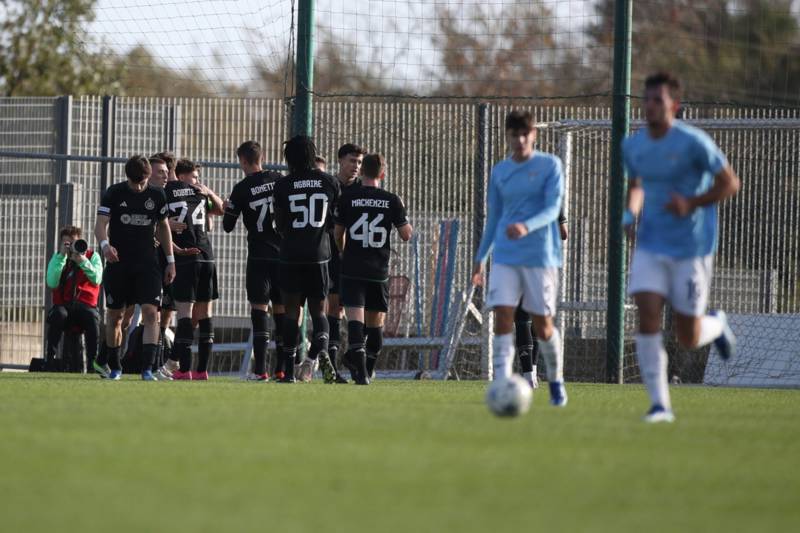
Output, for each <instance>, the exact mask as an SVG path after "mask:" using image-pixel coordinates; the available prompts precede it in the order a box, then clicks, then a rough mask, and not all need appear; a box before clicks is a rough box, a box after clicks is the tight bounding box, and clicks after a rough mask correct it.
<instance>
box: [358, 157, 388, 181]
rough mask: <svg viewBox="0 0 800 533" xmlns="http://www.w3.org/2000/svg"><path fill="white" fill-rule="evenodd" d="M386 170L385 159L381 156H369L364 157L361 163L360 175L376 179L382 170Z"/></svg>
mask: <svg viewBox="0 0 800 533" xmlns="http://www.w3.org/2000/svg"><path fill="white" fill-rule="evenodd" d="M384 168H386V159H385V158H384V157H383V155H381V154H369V155H366V156H364V162H363V163H361V173H362V174H363V175H364V176H366V177H367V178H370V179H373V180H374V179H377V178H378V176H380V175H381V172H382V171H383V169H384Z"/></svg>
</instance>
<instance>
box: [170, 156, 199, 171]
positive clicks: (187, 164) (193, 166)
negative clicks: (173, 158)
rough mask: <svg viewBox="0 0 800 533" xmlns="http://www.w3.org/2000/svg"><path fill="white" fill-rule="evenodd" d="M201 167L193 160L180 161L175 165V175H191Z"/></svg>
mask: <svg viewBox="0 0 800 533" xmlns="http://www.w3.org/2000/svg"><path fill="white" fill-rule="evenodd" d="M199 168H200V165H198V164H197V163H195V162H194V161H192V160H191V159H178V162H177V163H175V174H176V175H180V174H190V173H192V172H194V171H195V170H198V169H199Z"/></svg>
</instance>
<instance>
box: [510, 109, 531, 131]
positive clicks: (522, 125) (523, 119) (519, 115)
mask: <svg viewBox="0 0 800 533" xmlns="http://www.w3.org/2000/svg"><path fill="white" fill-rule="evenodd" d="M535 126H536V125H535V124H534V122H533V115H532V114H531V112H530V111H522V110H520V109H515V110H514V111H512V112H511V113H509V114H508V115H506V131H508V130H513V131H516V130H525V131H531V130H532V129H533V128H534V127H535Z"/></svg>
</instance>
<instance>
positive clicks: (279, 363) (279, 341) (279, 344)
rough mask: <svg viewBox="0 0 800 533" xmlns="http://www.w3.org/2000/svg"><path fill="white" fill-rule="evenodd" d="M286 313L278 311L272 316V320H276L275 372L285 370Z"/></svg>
mask: <svg viewBox="0 0 800 533" xmlns="http://www.w3.org/2000/svg"><path fill="white" fill-rule="evenodd" d="M284 316H285V315H284V314H283V313H278V314H277V315H273V316H272V321H273V322H275V334H274V337H273V338H274V339H275V370H274V372H273V374H277V373H278V372H283V320H284Z"/></svg>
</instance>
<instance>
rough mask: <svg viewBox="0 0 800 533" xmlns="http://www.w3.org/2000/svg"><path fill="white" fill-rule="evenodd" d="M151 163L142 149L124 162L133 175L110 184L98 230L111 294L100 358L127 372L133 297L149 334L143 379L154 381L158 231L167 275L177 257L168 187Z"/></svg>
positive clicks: (113, 371)
mask: <svg viewBox="0 0 800 533" xmlns="http://www.w3.org/2000/svg"><path fill="white" fill-rule="evenodd" d="M150 171H151V168H150V163H149V162H148V160H147V159H146V158H145V157H144V156H141V155H135V156H133V157H131V158H130V159H129V160H128V161H127V162H126V163H125V175H126V176H127V178H128V180H127V181H126V182H123V183H116V184H114V185H112V186H110V187H109V188H108V189H107V190H106V192H105V194H104V195H103V198H102V200H101V201H100V206H99V207H98V209H97V222H96V223H95V236H96V237H97V240H98V241H99V242H100V249H101V250H102V251H103V255H104V256H105V258H106V261H107V263H108V264H107V266H106V270H105V272H104V274H103V287H104V288H105V294H106V306H107V307H108V313H107V315H106V351H105V352H104V356H103V357H104V358H105V359H106V361H100V362H99V363H100V366H101V368H102V367H104V366H105V364H106V362H107V363H108V365H109V367H110V372H109V373H108V375H107V376H105V377H108V378H110V379H114V380H117V379H120V378H121V377H122V366H121V364H120V353H119V352H120V346H121V344H122V327H121V326H122V316H123V314H124V312H125V307H126V305H127V304H129V303H137V304H139V305H140V306H141V308H142V318H143V322H144V337H143V341H142V359H143V361H142V379H143V380H145V381H155V380H156V378H155V377H154V376H153V373H152V371H151V368H152V366H153V360H154V359H155V356H156V352H157V350H158V305H159V304H160V303H161V286H162V270H161V268H160V267H159V265H158V259H157V256H156V252H155V248H154V247H153V232H154V231H155V234H156V236H157V239H158V241H159V242H160V244H161V248H162V249H163V250H164V254H165V256H166V259H167V265H166V267H165V268H164V270H163V281H164V282H165V283H166V284H170V283H172V281H173V279H175V264H174V263H175V258H174V256H173V254H172V236H171V234H170V231H169V226H168V224H167V220H166V217H167V205H166V198H165V196H164V191H162V190H159V189H157V188H155V187H152V186H149V185H148V184H147V179H148V177H149V176H150Z"/></svg>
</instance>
